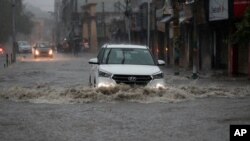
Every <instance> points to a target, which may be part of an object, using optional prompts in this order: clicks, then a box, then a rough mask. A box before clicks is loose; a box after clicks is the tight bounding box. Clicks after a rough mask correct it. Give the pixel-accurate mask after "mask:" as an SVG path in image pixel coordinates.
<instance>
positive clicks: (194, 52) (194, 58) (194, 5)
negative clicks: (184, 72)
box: [192, 0, 198, 79]
mask: <svg viewBox="0 0 250 141" xmlns="http://www.w3.org/2000/svg"><path fill="white" fill-rule="evenodd" d="M192 4H193V5H192V13H193V74H192V78H193V79H196V78H198V75H197V64H198V63H197V61H198V60H197V59H198V58H197V56H198V45H197V17H196V14H197V9H196V8H197V6H196V5H197V2H196V1H195V0H193V2H192Z"/></svg>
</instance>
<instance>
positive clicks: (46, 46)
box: [38, 43, 49, 48]
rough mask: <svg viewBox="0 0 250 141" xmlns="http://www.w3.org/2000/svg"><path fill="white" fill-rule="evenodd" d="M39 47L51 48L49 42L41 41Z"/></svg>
mask: <svg viewBox="0 0 250 141" xmlns="http://www.w3.org/2000/svg"><path fill="white" fill-rule="evenodd" d="M38 48H49V43H39V44H38Z"/></svg>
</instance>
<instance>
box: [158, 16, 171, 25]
mask: <svg viewBox="0 0 250 141" xmlns="http://www.w3.org/2000/svg"><path fill="white" fill-rule="evenodd" d="M172 19H173V16H166V17H164V18H162V19H161V20H160V22H161V23H166V22H170V21H172Z"/></svg>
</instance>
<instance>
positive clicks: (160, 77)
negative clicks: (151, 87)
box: [152, 72, 164, 79]
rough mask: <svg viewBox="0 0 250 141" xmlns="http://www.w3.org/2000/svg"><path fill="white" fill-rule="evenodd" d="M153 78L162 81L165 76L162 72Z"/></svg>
mask: <svg viewBox="0 0 250 141" xmlns="http://www.w3.org/2000/svg"><path fill="white" fill-rule="evenodd" d="M152 77H153V79H162V78H163V77H164V75H163V73H162V72H160V73H157V74H154V75H152Z"/></svg>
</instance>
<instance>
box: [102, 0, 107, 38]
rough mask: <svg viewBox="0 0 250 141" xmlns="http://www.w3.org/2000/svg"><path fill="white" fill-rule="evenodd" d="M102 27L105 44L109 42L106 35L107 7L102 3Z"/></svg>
mask: <svg viewBox="0 0 250 141" xmlns="http://www.w3.org/2000/svg"><path fill="white" fill-rule="evenodd" d="M102 25H103V30H104V32H103V34H104V39H105V42H106V41H107V35H106V22H105V5H104V2H102Z"/></svg>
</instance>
